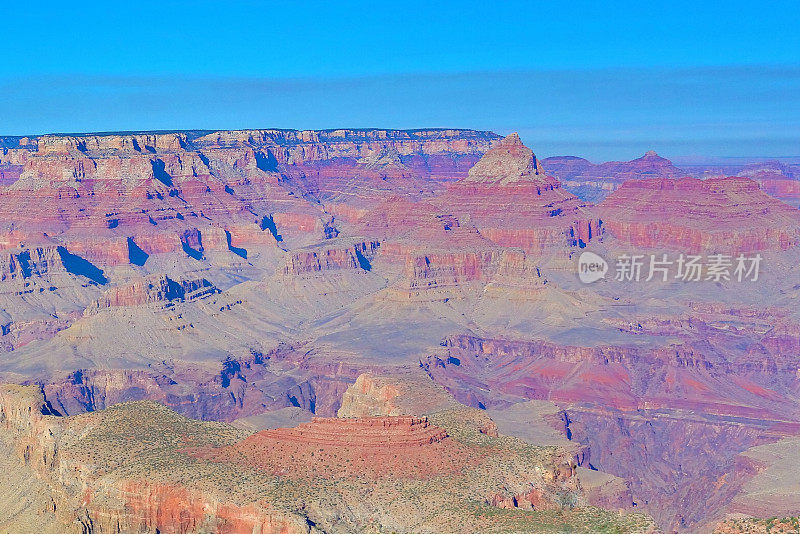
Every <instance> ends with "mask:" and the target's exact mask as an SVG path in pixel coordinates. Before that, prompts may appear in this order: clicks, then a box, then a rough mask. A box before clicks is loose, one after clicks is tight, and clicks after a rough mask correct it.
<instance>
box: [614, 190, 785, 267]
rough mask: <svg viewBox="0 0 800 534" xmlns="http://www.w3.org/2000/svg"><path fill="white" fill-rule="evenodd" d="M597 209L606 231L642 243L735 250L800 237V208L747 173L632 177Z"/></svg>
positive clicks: (780, 247)
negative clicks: (774, 195) (772, 194)
mask: <svg viewBox="0 0 800 534" xmlns="http://www.w3.org/2000/svg"><path fill="white" fill-rule="evenodd" d="M599 213H600V217H601V218H602V219H603V222H604V224H605V227H606V229H607V230H608V232H609V233H611V234H612V235H614V236H615V237H617V238H618V239H619V240H620V241H623V242H625V243H629V244H631V245H635V246H638V247H643V248H659V247H663V248H669V249H674V250H680V251H685V252H701V251H703V252H713V251H716V252H729V253H734V252H753V251H759V250H776V249H777V250H786V249H788V248H791V247H794V246H796V245H797V244H798V242H800V212H798V210H797V209H795V208H792V207H791V206H789V205H787V204H784V203H783V202H781V201H779V200H776V199H774V198H772V197H770V196H769V195H767V194H766V193H765V192H764V191H762V190H761V189H760V188H759V185H758V183H757V182H755V181H753V180H750V179H747V178H738V177H728V178H709V179H707V180H699V179H697V178H680V179H677V180H671V179H653V180H635V181H630V182H626V183H625V184H624V185H623V186H622V187H621V188H620V189H618V190H617V191H615V192H614V193H612V194H611V195H609V196H608V197H607V198H606V199H605V200H604V201H603V203H602V204H600V206H599Z"/></svg>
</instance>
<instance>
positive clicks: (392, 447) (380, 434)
mask: <svg viewBox="0 0 800 534" xmlns="http://www.w3.org/2000/svg"><path fill="white" fill-rule="evenodd" d="M191 453H192V454H194V455H195V456H198V457H202V458H205V459H209V460H215V461H221V462H234V463H243V464H246V465H251V466H254V467H256V468H258V469H263V470H265V471H268V472H271V473H274V474H278V475H282V476H288V477H297V478H302V477H306V476H312V477H324V478H350V477H367V478H382V477H389V478H426V477H429V476H434V475H439V474H446V473H454V472H456V471H458V470H459V469H460V468H461V467H462V466H465V465H467V464H468V463H469V462H470V461H474V458H475V456H476V455H477V454H478V453H475V452H474V451H470V450H469V449H467V448H465V447H464V446H462V445H460V444H458V443H456V442H455V441H454V440H452V439H451V438H449V437H448V435H447V432H445V431H444V430H443V429H441V428H439V427H436V426H434V425H432V424H430V423H429V422H428V420H427V418H425V417H413V416H381V417H359V418H353V419H340V418H323V417H315V418H314V419H313V420H312V421H311V422H310V423H303V424H301V425H300V426H298V427H296V428H290V429H286V428H280V429H275V430H265V431H262V432H258V433H257V434H254V435H252V436H249V437H248V438H246V439H244V440H243V441H241V442H240V443H237V444H235V445H231V446H227V447H221V448H219V449H202V450H196V451H191Z"/></svg>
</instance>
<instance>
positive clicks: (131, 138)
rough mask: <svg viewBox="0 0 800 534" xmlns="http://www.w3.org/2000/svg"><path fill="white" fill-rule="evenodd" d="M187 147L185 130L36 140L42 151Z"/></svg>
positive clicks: (154, 150)
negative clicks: (182, 131)
mask: <svg viewBox="0 0 800 534" xmlns="http://www.w3.org/2000/svg"><path fill="white" fill-rule="evenodd" d="M186 148H187V136H186V134H185V133H181V132H173V133H163V134H162V133H153V132H147V133H131V134H128V133H120V134H86V135H43V136H41V137H39V138H38V139H37V152H38V153H40V154H43V155H45V154H70V153H75V152H83V153H123V154H124V153H135V152H143V153H151V154H155V153H161V152H176V151H182V150H185V149H186Z"/></svg>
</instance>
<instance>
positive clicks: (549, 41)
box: [0, 0, 800, 161]
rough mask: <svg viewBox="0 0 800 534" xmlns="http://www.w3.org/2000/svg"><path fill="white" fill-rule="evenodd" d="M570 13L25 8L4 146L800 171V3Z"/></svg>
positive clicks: (10, 15) (584, 5)
mask: <svg viewBox="0 0 800 534" xmlns="http://www.w3.org/2000/svg"><path fill="white" fill-rule="evenodd" d="M558 4H559V3H558V2H535V1H529V2H521V1H508V2H502V3H486V2H478V1H469V0H462V1H459V2H448V1H444V2H436V3H431V2H417V1H414V0H410V1H408V2H403V3H402V4H400V5H398V4H395V3H391V2H388V3H375V2H362V1H353V2H346V3H332V2H322V1H316V0H310V1H308V2H304V3H302V4H297V3H296V2H255V1H249V0H233V1H231V2H225V3H220V2H211V1H207V0H198V1H197V2H192V4H191V7H187V5H186V4H184V3H181V2H170V1H166V2H163V1H162V2H156V1H155V0H141V1H140V2H137V5H136V9H135V10H131V9H120V8H118V7H115V4H113V3H108V2H100V1H96V0H87V1H86V2H82V3H81V9H75V8H74V6H72V5H71V4H68V3H63V2H62V3H59V2H54V1H44V2H42V3H37V4H36V5H35V6H33V5H26V4H24V3H20V2H17V3H12V4H10V5H9V6H4V17H5V20H8V21H13V23H9V24H8V25H7V26H6V27H5V28H4V30H3V31H4V34H3V36H4V41H3V43H4V44H3V52H4V54H3V61H2V62H0V135H28V134H38V133H46V132H58V131H70V132H75V131H118V130H152V129H173V130H176V129H184V130H185V129H240V128H270V127H279V128H297V129H312V128H314V129H316V128H357V127H382V128H425V127H460V128H474V129H485V130H493V131H496V132H498V133H501V134H505V133H509V132H511V131H519V132H520V134H521V136H522V138H523V140H524V141H525V143H526V144H528V145H529V146H531V147H532V148H533V149H534V150H535V151H536V152H537V154H539V155H541V156H543V157H546V156H551V155H562V154H571V155H579V156H583V157H587V158H589V159H591V160H593V161H605V160H628V159H631V158H635V157H638V156H640V155H641V154H643V153H644V152H645V151H647V150H648V149H653V150H656V151H657V152H658V153H659V154H661V155H663V156H665V157H668V158H674V159H680V158H690V159H691V158H697V157H699V156H703V157H705V156H712V157H727V156H744V157H754V158H764V157H787V156H800V59H799V58H798V55H797V51H798V50H800V32H797V31H796V28H795V27H794V26H793V24H794V21H796V20H797V18H798V11H800V8H798V4H797V2H792V1H776V2H771V3H770V5H769V6H756V7H754V6H753V5H752V2H745V1H737V0H733V1H731V2H726V3H717V2H707V3H706V2H689V1H682V0H677V1H675V2H669V3H661V4H653V3H647V2H633V1H631V2H627V1H619V2H616V3H615V5H614V6H613V7H609V6H606V5H603V4H602V3H597V2H581V1H576V2H570V3H569V4H568V5H567V4H564V5H561V6H559V5H558ZM754 10H758V12H757V13H756V12H754Z"/></svg>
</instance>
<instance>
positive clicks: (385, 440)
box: [259, 415, 447, 449]
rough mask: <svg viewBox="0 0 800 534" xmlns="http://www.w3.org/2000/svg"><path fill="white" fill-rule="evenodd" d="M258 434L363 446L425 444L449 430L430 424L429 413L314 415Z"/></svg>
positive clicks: (288, 439)
mask: <svg viewBox="0 0 800 534" xmlns="http://www.w3.org/2000/svg"><path fill="white" fill-rule="evenodd" d="M259 435H260V436H261V437H263V438H272V439H276V440H278V441H282V442H298V443H303V444H304V445H324V446H333V447H347V448H360V449H365V448H366V449H371V448H386V447H391V448H395V447H409V446H424V445H430V444H433V443H438V442H440V441H442V440H444V439H446V438H447V432H446V431H445V430H444V429H441V428H439V427H436V426H434V425H432V424H430V423H429V422H428V418H427V417H415V416H410V415H408V416H405V415H401V416H377V417H356V418H348V419H341V418H335V417H314V418H313V419H312V420H311V422H310V423H302V424H301V425H299V426H297V427H296V428H291V429H275V430H265V431H262V432H260V433H259Z"/></svg>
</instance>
